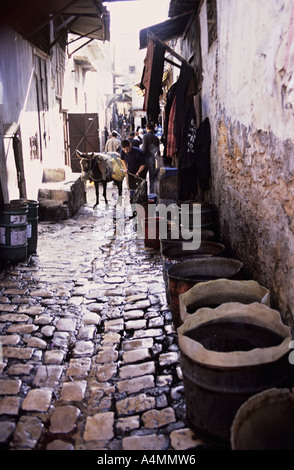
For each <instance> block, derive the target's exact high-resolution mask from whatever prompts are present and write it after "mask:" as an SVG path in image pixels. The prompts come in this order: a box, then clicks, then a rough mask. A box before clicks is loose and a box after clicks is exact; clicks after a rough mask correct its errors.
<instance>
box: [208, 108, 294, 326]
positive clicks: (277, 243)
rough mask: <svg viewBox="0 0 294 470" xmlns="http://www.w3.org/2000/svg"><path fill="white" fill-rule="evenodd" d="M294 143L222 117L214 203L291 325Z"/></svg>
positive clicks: (230, 238) (234, 245)
mask: <svg viewBox="0 0 294 470" xmlns="http://www.w3.org/2000/svg"><path fill="white" fill-rule="evenodd" d="M293 155H294V142H293V141H291V140H290V139H288V140H285V141H281V140H280V139H278V138H277V137H276V136H275V135H274V134H273V133H272V132H265V131H261V130H256V129H252V128H248V127H246V126H244V125H242V124H240V123H239V122H231V120H230V118H228V117H227V116H226V115H225V113H223V114H222V115H220V116H219V121H218V133H217V154H216V155H214V157H213V167H214V175H215V179H214V198H215V203H216V205H217V207H218V208H219V222H220V230H221V236H222V239H223V241H225V243H226V244H227V245H228V246H230V247H231V249H232V251H233V253H234V254H235V255H236V256H237V257H238V258H239V259H241V260H242V261H243V262H244V264H245V267H246V269H247V271H248V272H249V273H250V274H251V275H252V278H254V279H255V280H257V281H259V282H260V283H261V284H262V285H264V286H266V287H268V288H269V289H270V291H271V296H272V305H273V306H274V307H275V308H277V309H279V310H280V312H281V313H282V315H283V316H284V317H287V320H289V321H290V320H291V318H292V315H293V312H294V297H293V293H294V204H293V201H294V187H293V170H294V168H293Z"/></svg>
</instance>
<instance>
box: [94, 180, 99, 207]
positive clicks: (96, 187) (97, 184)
mask: <svg viewBox="0 0 294 470" xmlns="http://www.w3.org/2000/svg"><path fill="white" fill-rule="evenodd" d="M94 186H95V193H96V202H95V204H94V206H93V209H95V207H96V206H98V204H99V183H98V181H94Z"/></svg>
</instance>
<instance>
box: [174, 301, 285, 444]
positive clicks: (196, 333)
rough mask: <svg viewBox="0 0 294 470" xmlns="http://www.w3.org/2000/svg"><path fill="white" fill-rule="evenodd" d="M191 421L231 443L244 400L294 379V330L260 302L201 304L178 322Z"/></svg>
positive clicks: (206, 433) (213, 437)
mask: <svg viewBox="0 0 294 470" xmlns="http://www.w3.org/2000/svg"><path fill="white" fill-rule="evenodd" d="M178 340H179V348H180V363H181V368H182V372H183V382H184V392H185V400H186V419H187V424H188V426H189V427H190V428H191V429H193V430H194V431H195V432H196V433H197V434H198V435H200V436H201V437H204V438H206V439H208V440H210V441H211V442H213V443H214V444H216V445H220V446H227V447H228V446H229V445H230V430H231V426H232V423H233V420H234V417H235V415H236V413H237V411H238V409H239V408H240V406H241V405H242V404H243V403H244V402H245V401H246V400H248V399H249V398H250V397H251V396H253V395H255V394H256V393H260V392H262V391H264V390H266V389H269V388H272V387H276V388H282V387H291V386H293V384H294V368H293V365H291V364H290V362H289V358H288V356H289V344H290V341H291V330H290V328H289V327H287V326H286V325H284V324H283V322H282V319H281V316H280V314H279V312H278V311H276V310H273V309H271V308H269V307H267V306H266V305H262V304H260V303H252V304H249V305H244V304H241V303H239V302H231V303H226V304H223V305H221V306H220V307H217V308H215V309H211V308H202V309H199V310H197V312H196V313H194V314H192V315H189V316H188V317H187V318H186V320H185V322H184V324H183V325H182V326H181V327H180V328H178Z"/></svg>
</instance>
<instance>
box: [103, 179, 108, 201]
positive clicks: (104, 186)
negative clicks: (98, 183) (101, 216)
mask: <svg viewBox="0 0 294 470" xmlns="http://www.w3.org/2000/svg"><path fill="white" fill-rule="evenodd" d="M102 186H103V197H104V199H105V204H108V201H107V197H106V188H107V181H105V180H103V181H102Z"/></svg>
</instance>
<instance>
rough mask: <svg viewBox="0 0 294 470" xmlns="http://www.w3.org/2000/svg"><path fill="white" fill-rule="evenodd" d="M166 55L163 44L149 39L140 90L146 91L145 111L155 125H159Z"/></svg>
mask: <svg viewBox="0 0 294 470" xmlns="http://www.w3.org/2000/svg"><path fill="white" fill-rule="evenodd" d="M164 54H165V48H164V47H163V46H162V44H160V43H159V42H154V41H152V39H149V41H148V46H147V54H146V58H145V61H144V63H145V65H144V69H143V74H142V78H141V84H140V88H141V89H142V90H143V89H145V99H144V106H143V109H144V111H146V114H147V118H148V121H149V122H152V123H153V124H157V123H158V116H159V113H160V106H159V97H160V95H161V94H162V75H163V68H164Z"/></svg>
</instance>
